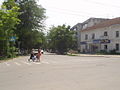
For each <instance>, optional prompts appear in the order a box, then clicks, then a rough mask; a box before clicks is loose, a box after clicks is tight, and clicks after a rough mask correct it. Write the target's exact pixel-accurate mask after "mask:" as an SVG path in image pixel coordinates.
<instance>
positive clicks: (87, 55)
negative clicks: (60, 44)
mask: <svg viewBox="0 0 120 90" xmlns="http://www.w3.org/2000/svg"><path fill="white" fill-rule="evenodd" d="M75 55H77V56H84V57H85V56H86V57H120V55H97V54H75Z"/></svg>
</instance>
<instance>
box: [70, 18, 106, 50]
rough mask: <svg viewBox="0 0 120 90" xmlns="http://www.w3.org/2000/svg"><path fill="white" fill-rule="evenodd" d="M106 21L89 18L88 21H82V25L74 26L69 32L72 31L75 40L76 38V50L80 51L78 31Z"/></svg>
mask: <svg viewBox="0 0 120 90" xmlns="http://www.w3.org/2000/svg"><path fill="white" fill-rule="evenodd" d="M106 20H108V19H103V18H89V19H88V20H86V21H84V22H83V23H78V24H76V25H74V26H73V27H72V28H71V30H74V31H76V38H77V46H78V47H77V48H78V50H79V51H81V50H80V49H81V44H80V42H81V33H80V31H81V30H83V29H86V28H88V27H92V26H94V25H96V24H99V23H101V22H103V21H106Z"/></svg>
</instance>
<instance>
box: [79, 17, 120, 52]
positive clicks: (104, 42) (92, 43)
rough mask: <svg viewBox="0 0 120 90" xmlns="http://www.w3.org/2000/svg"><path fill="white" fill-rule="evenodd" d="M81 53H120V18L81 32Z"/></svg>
mask: <svg viewBox="0 0 120 90" xmlns="http://www.w3.org/2000/svg"><path fill="white" fill-rule="evenodd" d="M80 33H81V41H80V46H81V52H89V53H95V52H99V51H101V50H103V51H107V52H110V51H112V50H116V52H120V18H114V19H110V20H107V21H104V22H101V23H99V24H97V25H93V26H92V27H88V28H86V29H83V30H81V31H80Z"/></svg>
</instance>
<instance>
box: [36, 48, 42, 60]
mask: <svg viewBox="0 0 120 90" xmlns="http://www.w3.org/2000/svg"><path fill="white" fill-rule="evenodd" d="M36 57H37V61H39V62H40V57H41V49H38V54H37V56H36Z"/></svg>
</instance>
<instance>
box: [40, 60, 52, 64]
mask: <svg viewBox="0 0 120 90" xmlns="http://www.w3.org/2000/svg"><path fill="white" fill-rule="evenodd" d="M41 63H45V64H50V63H49V62H45V61H42V62H41Z"/></svg>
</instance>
